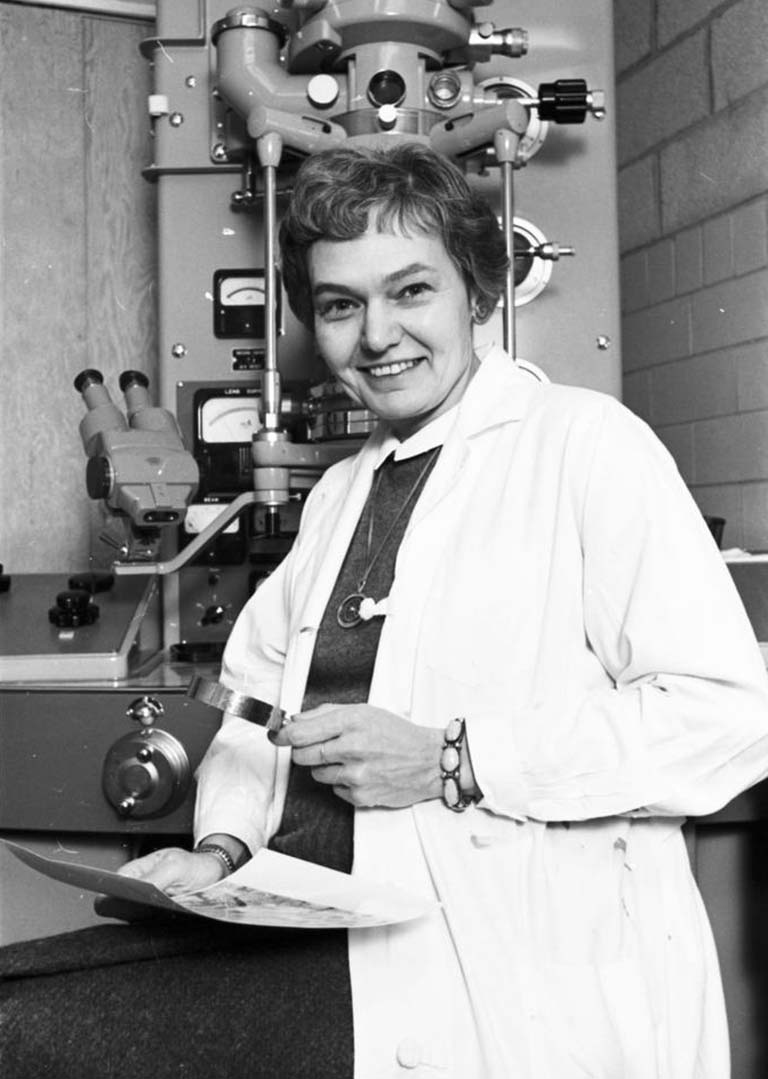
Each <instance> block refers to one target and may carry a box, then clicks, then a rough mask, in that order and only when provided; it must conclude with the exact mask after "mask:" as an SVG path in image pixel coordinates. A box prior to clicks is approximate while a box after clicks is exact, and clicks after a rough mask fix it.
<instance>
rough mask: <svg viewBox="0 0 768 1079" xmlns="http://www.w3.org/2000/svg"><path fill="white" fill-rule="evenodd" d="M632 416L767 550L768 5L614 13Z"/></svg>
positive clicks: (712, 507)
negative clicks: (647, 426) (650, 429)
mask: <svg viewBox="0 0 768 1079" xmlns="http://www.w3.org/2000/svg"><path fill="white" fill-rule="evenodd" d="M615 37H616V71H617V87H616V89H617V101H616V109H617V117H616V120H617V139H618V162H619V240H620V247H621V290H622V339H623V353H624V361H623V362H624V379H623V387H624V400H625V402H626V404H627V405H629V407H630V408H632V409H633V410H634V411H635V412H637V413H638V414H639V415H641V416H642V417H643V418H644V419H646V420H647V421H648V422H649V423H650V424H651V425H652V427H653V428H654V429H655V430H656V432H657V434H658V435H659V436H660V438H661V439H662V440H663V441H664V442H665V444H666V445H667V446H668V448H669V449H670V451H671V452H672V453H673V455H674V456H675V458H676V460H677V463H678V466H679V468H680V471H681V473H682V475H683V477H684V478H685V480H686V482H687V483H688V485H689V486H690V488H691V490H692V492H693V494H694V497H695V498H696V500H697V502H698V503H699V505H700V506H701V508H702V510H703V511H704V512H705V513H710V514H713V515H717V516H721V517H725V518H726V520H727V525H726V530H725V536H724V545H725V546H728V547H732V546H739V547H745V548H746V549H748V550H763V549H768V4H767V3H766V2H765V0H726V2H723V0H721V2H715V0H615Z"/></svg>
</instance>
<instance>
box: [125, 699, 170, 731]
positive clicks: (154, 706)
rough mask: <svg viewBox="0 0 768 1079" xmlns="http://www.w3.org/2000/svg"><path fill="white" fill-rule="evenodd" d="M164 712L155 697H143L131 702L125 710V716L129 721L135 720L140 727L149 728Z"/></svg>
mask: <svg viewBox="0 0 768 1079" xmlns="http://www.w3.org/2000/svg"><path fill="white" fill-rule="evenodd" d="M164 711H165V709H164V708H163V706H162V704H161V702H160V701H159V700H158V699H157V697H150V696H148V695H145V696H144V697H137V698H136V699H135V700H134V701H131V703H130V704H129V705H128V707H127V708H126V710H125V714H126V715H127V716H128V718H129V719H135V720H136V722H137V723H140V724H141V725H142V727H151V726H152V724H153V723H154V722H155V720H156V719H157V718H158V717H159V716H161V715H162V714H163V712H164Z"/></svg>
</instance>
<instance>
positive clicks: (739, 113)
mask: <svg viewBox="0 0 768 1079" xmlns="http://www.w3.org/2000/svg"><path fill="white" fill-rule="evenodd" d="M660 164H661V199H662V224H663V231H664V233H665V234H667V233H671V232H675V231H677V229H682V228H685V226H686V225H691V224H694V223H695V222H698V221H702V220H703V219H704V218H707V217H711V216H713V215H714V214H717V213H721V212H723V211H724V210H729V209H730V208H731V207H732V206H735V205H738V204H739V203H741V202H747V201H748V200H749V199H753V198H756V197H757V196H759V195H763V194H764V193H765V189H766V183H767V178H768V89H766V90H763V91H760V92H757V93H754V94H751V95H750V96H749V97H748V98H745V99H744V100H743V101H742V102H741V104H739V105H736V106H734V107H733V108H731V109H729V110H728V111H727V112H720V113H718V114H717V115H716V116H713V117H712V118H711V119H710V120H709V121H708V122H706V123H703V124H700V125H699V126H697V127H696V128H695V129H694V130H692V131H690V132H688V133H687V134H686V135H684V136H683V137H681V138H680V139H677V140H676V141H675V142H673V143H670V145H669V146H666V147H664V149H663V150H661V152H660Z"/></svg>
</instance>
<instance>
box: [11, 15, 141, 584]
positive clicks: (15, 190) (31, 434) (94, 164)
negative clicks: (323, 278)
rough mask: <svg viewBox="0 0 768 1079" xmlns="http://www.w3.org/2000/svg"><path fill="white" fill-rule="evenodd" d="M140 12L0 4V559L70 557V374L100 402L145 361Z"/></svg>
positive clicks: (87, 543) (22, 561) (84, 521)
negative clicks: (90, 383) (121, 15)
mask: <svg viewBox="0 0 768 1079" xmlns="http://www.w3.org/2000/svg"><path fill="white" fill-rule="evenodd" d="M150 31H151V24H149V23H142V22H132V21H127V20H125V19H110V18H106V17H103V16H88V15H84V14H81V13H76V12H69V11H61V10H56V9H51V8H37V7H31V6H28V5H17V4H12V3H0V131H1V132H2V143H1V144H0V145H1V149H0V235H1V236H2V245H1V246H0V562H2V563H3V564H4V566H5V569H6V572H10V573H20V572H40V571H64V572H67V571H69V570H73V569H83V568H86V567H87V566H88V564H89V555H90V551H91V547H92V536H93V535H95V534H96V532H97V531H98V526H99V510H98V507H97V506H95V505H94V504H92V503H91V501H90V499H89V498H88V496H87V494H86V491H85V454H84V452H83V449H82V444H81V442H80V436H79V433H78V424H79V422H80V419H81V417H82V415H83V411H84V406H83V404H82V401H81V400H80V397H79V395H78V394H77V393H76V392H75V390H74V388H73V385H72V383H73V379H74V377H75V376H76V375H77V373H78V372H79V371H81V370H82V369H83V368H85V367H96V368H98V369H99V370H100V371H102V373H103V374H104V376H105V380H106V382H107V385H108V386H109V388H110V390H111V391H112V393H113V397H114V398H115V400H116V401H118V402H120V401H121V395H120V394H119V390H118V387H117V376H118V374H119V372H120V371H123V370H126V369H127V368H138V369H140V370H143V371H145V372H146V373H147V374H148V375H149V377H150V379H151V380H152V383H153V385H154V384H155V382H156V380H155V374H156V315H155V305H154V279H155V261H156V257H155V235H156V213H155V192H154V189H153V187H152V186H151V185H150V184H149V183H148V182H147V181H146V180H144V179H143V177H142V175H141V170H142V168H143V167H144V166H145V165H147V164H149V162H150V155H151V134H150V124H149V117H148V114H147V107H146V99H147V94H148V93H149V91H150V84H151V80H150V71H149V65H148V63H147V61H146V60H145V59H144V58H143V57H142V56H141V55H140V53H139V43H140V41H141V40H142V38H144V37H148V36H149V33H150Z"/></svg>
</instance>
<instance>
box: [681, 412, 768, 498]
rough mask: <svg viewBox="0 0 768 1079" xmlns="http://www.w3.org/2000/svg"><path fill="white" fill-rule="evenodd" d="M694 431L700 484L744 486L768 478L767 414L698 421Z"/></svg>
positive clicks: (696, 478) (697, 478) (754, 413)
mask: <svg viewBox="0 0 768 1079" xmlns="http://www.w3.org/2000/svg"><path fill="white" fill-rule="evenodd" d="M693 432H694V436H693V440H694V475H695V482H696V483H697V484H699V483H703V484H708V483H743V482H746V481H749V480H763V479H764V477H765V476H768V411H759V412H741V413H737V414H735V415H733V416H722V417H718V418H716V419H710V420H699V421H697V422H696V423H695V424H694V425H693Z"/></svg>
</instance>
